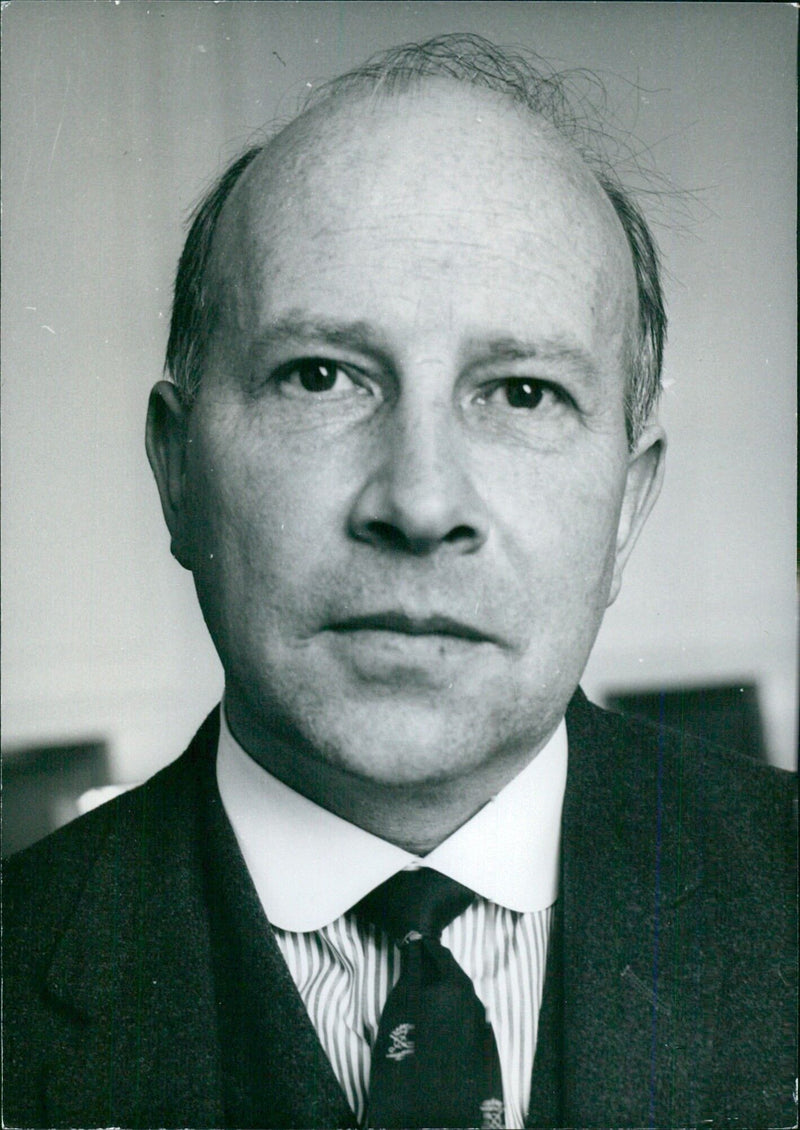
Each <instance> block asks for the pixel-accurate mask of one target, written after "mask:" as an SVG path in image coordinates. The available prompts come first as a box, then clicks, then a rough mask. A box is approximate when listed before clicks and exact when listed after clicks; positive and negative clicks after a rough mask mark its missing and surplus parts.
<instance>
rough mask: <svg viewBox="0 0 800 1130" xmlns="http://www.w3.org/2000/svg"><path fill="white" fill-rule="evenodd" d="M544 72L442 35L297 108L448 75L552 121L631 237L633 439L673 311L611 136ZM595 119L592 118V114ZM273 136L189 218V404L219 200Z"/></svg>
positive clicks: (183, 331)
mask: <svg viewBox="0 0 800 1130" xmlns="http://www.w3.org/2000/svg"><path fill="white" fill-rule="evenodd" d="M571 77H573V76H567V75H560V74H556V73H554V72H548V70H547V69H546V64H544V63H543V61H542V60H539V59H537V60H536V64H534V62H533V61H532V58H529V57H528V54H522V53H520V52H516V51H509V50H506V49H503V48H499V47H496V46H495V45H494V44H493V43H490V42H489V41H488V40H486V39H483V38H482V37H481V36H478V35H466V34H454V35H440V36H437V37H436V38H434V39H429V40H427V41H426V42H425V43H410V44H406V45H404V46H401V47H393V48H390V49H389V50H388V51H383V52H381V53H380V54H378V55H375V56H373V57H372V58H371V59H368V60H367V62H366V63H364V64H363V65H362V66H360V67H357V68H356V69H355V70H352V71H349V72H348V73H346V74H344V75H340V76H338V77H337V78H334V79H332V80H331V81H330V82H327V83H325V84H324V85H322V86H320V87H319V88H318V89H316V90H314V91H312V93H311V94H310V95H309V96H308V97H307V99H306V101H305V103H304V105H303V107H302V110H301V112H302V113H304V112H306V111H307V110H309V109H311V108H314V107H318V106H321V105H327V104H331V103H333V102H336V101H339V100H341V99H343V98H346V97H347V96H349V95H358V96H364V95H374V96H380V95H391V94H394V93H402V92H404V91H406V90H409V89H411V88H412V87H414V86H416V85H419V83H420V82H422V81H424V80H425V79H427V78H451V79H453V80H455V81H456V82H461V83H465V84H468V85H470V86H476V87H483V88H485V89H487V90H491V91H493V92H495V93H497V94H500V95H502V96H503V97H505V98H507V99H508V100H509V101H511V102H512V103H514V104H515V105H518V106H521V107H523V108H525V109H527V110H528V111H530V112H531V113H532V114H535V115H536V116H538V117H542V118H543V119H544V120H545V121H547V122H549V123H550V124H551V125H552V126H553V127H554V128H555V129H556V130H557V131H558V132H559V133H560V134H561V135H562V136H563V137H564V138H565V139H566V140H567V141H568V142H569V143H570V144H571V145H572V146H573V148H574V149H575V150H576V151H577V152H578V153H579V154H580V155H581V157H582V158H583V160H584V161H585V163H586V164H587V165H588V166H589V168H591V169H592V171H593V172H594V173H595V175H596V177H597V179H598V181H599V182H600V185H601V187H602V188H603V190H604V191H605V193H606V195H607V196H608V198H609V200H610V201H611V204H612V205H613V207H614V210H615V211H616V213H617V216H618V217H619V220H620V223H621V224H622V227H623V229H624V231H625V235H626V236H627V239H628V245H629V247H630V251H631V257H632V259H633V266H634V271H635V274H636V286H637V292H638V299H639V317H638V325H637V335H636V341H635V342H634V343H632V345H633V347H632V349H631V351H630V352H631V356H630V359H629V374H628V387H627V392H626V404H625V417H626V427H627V432H628V441H629V443H630V444H631V446H632V445H633V444H634V443H635V441H636V439H637V438H638V436H639V435H640V433H641V431H642V429H643V428H644V426H645V424H646V422H647V420H648V418H649V416H650V414H651V413H652V411H653V409H654V407H655V405H656V403H657V401H658V396H659V393H660V391H661V366H662V359H663V352H664V342H665V338H666V329H667V317H666V312H665V309H664V298H663V294H662V288H661V277H660V276H661V270H660V263H659V256H658V250H657V247H656V244H655V240H654V239H653V236H652V234H651V232H650V229H649V227H648V225H647V221H646V220H645V218H644V216H643V214H642V211H641V209H640V208H639V206H638V204H637V203H636V201H635V200H634V199H633V197H632V195H631V193H630V192H629V191H628V190H627V189H626V188H625V187H624V186H623V185H622V183H621V182H620V181H619V179H618V178H617V176H616V174H615V172H614V168H613V164H612V162H611V161H610V160H609V159H608V158H607V157H606V155H605V152H604V149H605V147H604V145H603V141H604V139H605V134H604V133H603V131H602V129H601V128H600V127H599V126H598V125H597V123H596V121H590V120H589V119H587V116H586V114H585V113H584V112H578V110H577V109H576V108H575V107H574V105H573V102H572V100H571V99H570V97H569V96H568V90H567V85H568V83H567V79H568V78H571ZM595 117H596V114H595ZM267 144H269V143H268V142H265V143H264V144H263V145H257V146H254V147H252V148H251V149H248V150H247V152H246V153H244V154H243V155H242V156H241V157H239V158H238V159H237V160H236V161H234V162H233V163H232V164H231V165H229V166H228V167H227V169H226V170H225V171H224V172H223V174H222V176H221V177H220V178H219V179H218V180H217V181H216V182H215V184H214V185H213V186H212V188H211V189H210V190H209V191H208V192H207V193H206V195H205V196H204V197H203V199H202V200H201V201H200V203H199V205H198V206H197V208H196V209H195V211H194V212H193V214H192V216H191V223H190V228H189V234H188V236H187V238H186V244H185V246H184V248H183V253H182V255H181V258H180V262H179V264H178V271H177V275H176V278H175V294H174V301H173V306H172V320H171V324H170V334H169V342H168V344H167V357H166V365H165V368H166V370H167V372H168V373H169V375H170V377H171V378H172V380H173V381H174V382H175V384H176V385H177V387H178V390H179V392H180V394H181V396H182V398H183V400H184V402H185V403H187V404H190V403H191V402H192V400H193V398H194V396H195V395H196V393H197V389H198V386H199V384H200V380H201V378H202V374H203V368H204V364H205V359H206V356H205V355H206V348H207V345H208V341H209V339H210V337H211V334H212V332H213V328H214V323H215V318H216V307H215V304H214V299H213V295H212V294H211V293H210V286H209V279H208V266H209V260H210V256H211V249H212V244H213V240H214V233H215V231H216V227H217V221H218V220H219V217H220V214H221V212H222V209H223V206H224V204H225V202H226V200H227V199H228V197H229V195H230V193H231V192H232V190H233V188H234V186H235V185H236V184H237V182H238V181H239V178H240V177H241V176H242V174H243V173H244V171H245V169H246V168H247V167H248V165H250V163H251V162H252V161H253V160H254V158H255V157H257V156H258V155H259V154H260V153H261V152H263V151H264V149H265V148H266V146H267Z"/></svg>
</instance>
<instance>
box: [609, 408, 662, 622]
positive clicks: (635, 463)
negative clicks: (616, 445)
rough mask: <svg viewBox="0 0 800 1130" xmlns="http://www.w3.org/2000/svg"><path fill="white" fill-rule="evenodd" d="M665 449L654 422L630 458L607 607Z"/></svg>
mask: <svg viewBox="0 0 800 1130" xmlns="http://www.w3.org/2000/svg"><path fill="white" fill-rule="evenodd" d="M666 448H667V437H666V435H665V433H664V429H663V428H662V427H661V425H660V424H655V423H654V424H650V425H649V426H648V427H646V428H645V430H644V431H643V433H642V435H641V436H640V437H639V440H638V442H637V444H636V447H635V449H634V451H633V452H632V453H631V455H630V458H629V461H628V472H627V478H626V482H625V494H624V496H623V500H622V508H621V510H620V518H619V525H618V526H617V548H616V557H615V559H614V574H613V577H612V580H611V589H610V592H609V596H608V604H613V603H614V601H615V600H616V599H617V596H618V595H619V590H620V588H621V586H622V573H623V570H624V568H625V565H626V564H627V561H628V558H629V557H630V555H631V551H632V550H633V547H634V545H635V544H636V541H637V539H638V537H639V534H640V533H641V532H642V527H643V526H644V524H645V522H646V520H647V517H648V515H649V513H650V511H651V510H652V509H653V506H654V504H655V501H656V499H657V498H658V496H659V494H660V492H661V484H662V482H663V480H664V456H665V453H666Z"/></svg>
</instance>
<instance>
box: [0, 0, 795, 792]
mask: <svg viewBox="0 0 800 1130" xmlns="http://www.w3.org/2000/svg"><path fill="white" fill-rule="evenodd" d="M2 22H3V27H2V31H3V59H2V62H3V138H2V142H3V280H2V281H3V325H2V334H3V345H2V363H3V451H2V459H3V484H4V487H3V539H2V553H3V706H4V743H5V744H6V746H14V745H18V744H20V743H24V742H27V741H40V740H41V741H47V740H51V739H61V738H64V739H69V738H80V737H91V736H96V735H97V736H101V737H105V738H106V739H107V740H108V741H109V743H110V750H111V754H112V765H113V772H114V775H115V777H116V779H118V780H121V781H122V780H132V779H137V778H141V777H143V776H145V775H147V774H148V773H150V772H151V771H153V770H154V769H156V768H158V767H159V766H160V765H162V764H164V763H165V762H167V761H169V760H171V759H172V758H173V757H175V756H177V754H178V753H179V752H180V751H181V749H182V748H183V746H184V744H185V743H186V741H187V740H188V738H189V737H190V736H191V734H192V732H193V731H194V729H195V728H196V725H197V724H198V722H199V721H200V719H201V718H202V716H203V715H204V713H205V712H206V711H207V710H208V709H210V707H211V706H212V705H213V704H214V703H215V702H216V701H217V699H218V696H219V693H220V690H221V686H222V675H221V669H220V667H219V664H218V662H217V660H216V657H215V655H214V653H213V650H212V648H211V644H210V642H209V640H208V637H207V635H206V633H205V628H204V626H203V624H202V621H201V617H200V614H199V611H198V610H197V608H196V604H195V598H194V593H193V589H192V584H191V578H190V577H189V575H188V574H186V573H184V572H183V571H182V570H181V569H180V568H179V567H178V566H177V565H176V564H175V563H174V562H173V561H172V559H171V557H170V555H169V546H168V538H167V533H166V530H165V528H164V526H163V523H162V519H161V515H160V510H159V505H158V501H157V495H156V490H155V486H154V484H153V482H152V480H151V477H150V471H149V468H148V467H147V464H146V460H145V456H144V448H143V425H144V415H145V408H146V401H147V394H148V391H149V388H150V386H151V384H152V383H153V382H154V381H155V380H156V379H158V377H159V375H160V370H161V365H162V358H163V351H164V346H165V342H166V335H167V323H168V318H169V309H170V287H171V281H172V276H173V271H174V266H175V263H176V260H177V256H178V254H179V251H180V247H181V242H182V236H183V230H182V221H183V220H184V218H185V216H186V214H187V211H188V209H189V207H190V205H191V204H192V203H194V201H195V200H196V199H197V197H198V195H199V194H200V192H201V191H202V190H203V188H204V187H205V186H206V185H207V184H208V183H209V181H210V180H211V179H212V178H213V176H214V175H215V174H216V173H217V172H219V171H220V170H221V168H222V166H223V164H224V163H225V161H227V160H228V159H229V158H230V157H232V156H234V155H235V154H236V153H237V152H238V150H239V149H240V148H242V147H243V146H244V145H245V144H246V143H247V141H248V140H249V139H250V138H251V136H252V135H253V133H254V131H257V130H258V129H259V128H261V127H263V126H264V125H265V124H269V123H270V122H272V121H274V119H276V118H288V117H289V116H291V114H292V112H293V110H294V108H295V106H296V103H297V99H298V97H299V96H300V95H301V94H302V93H303V92H304V91H305V90H306V89H307V84H309V83H316V82H318V81H320V80H323V79H325V78H327V77H330V76H331V75H332V74H335V73H337V72H339V71H341V70H344V69H346V68H348V67H350V66H353V65H354V64H356V63H358V62H360V61H362V60H363V59H364V58H365V57H366V56H367V55H369V54H370V53H372V52H374V51H376V50H379V49H380V48H382V47H386V46H389V45H391V44H395V43H399V42H403V41H405V40H409V39H420V38H424V37H427V36H429V35H433V34H437V33H440V32H444V31H475V32H479V33H482V34H484V35H487V36H488V37H489V38H491V39H494V40H495V41H496V42H498V43H501V44H512V45H513V44H520V45H524V46H527V47H530V48H534V49H535V50H537V51H538V52H539V53H540V54H542V55H543V56H545V57H546V58H547V59H549V60H550V61H551V62H552V63H554V64H555V65H557V66H558V67H588V68H591V69H592V70H593V71H595V72H596V73H597V74H598V75H599V76H600V77H601V78H602V79H603V80H604V81H605V83H606V85H607V87H608V91H609V108H610V109H611V110H612V111H613V112H614V113H615V115H616V117H617V121H618V124H619V126H620V128H621V129H622V130H623V132H624V131H626V130H630V131H632V133H633V135H634V137H635V139H636V143H637V144H638V145H640V147H641V154H642V158H641V159H642V161H643V162H644V163H647V162H648V161H650V160H652V162H653V163H654V164H655V166H656V168H658V169H659V170H660V171H661V172H662V173H663V174H664V175H665V176H666V177H667V178H669V179H671V181H672V182H674V183H675V184H676V185H677V186H678V187H679V188H681V189H683V190H686V191H687V192H688V193H693V194H694V202H692V199H691V198H690V196H689V195H685V196H672V195H662V196H653V197H650V198H645V200H644V204H645V209H646V211H648V213H649V214H650V216H651V218H652V220H653V222H654V225H655V231H656V235H657V237H658V239H659V241H660V243H661V247H662V250H663V254H664V260H665V265H666V269H667V293H668V300H669V310H670V316H671V331H670V342H669V348H668V353H667V363H666V379H667V383H668V386H669V387H668V391H667V394H666V396H665V398H664V404H663V413H662V416H663V419H664V422H665V424H666V426H667V429H668V432H669V435H670V450H669V454H668V468H667V481H666V485H665V489H664V493H663V495H662V498H661V501H660V502H659V504H658V506H657V508H656V511H655V513H654V515H653V517H652V518H651V519H650V524H649V527H648V528H647V529H646V530H645V533H644V535H643V538H642V540H641V542H640V544H639V546H638V547H637V550H636V552H635V553H634V556H633V559H632V562H631V564H630V565H629V568H628V573H627V576H626V582H625V584H624V586H623V592H622V596H621V597H620V599H619V601H618V602H617V604H616V605H615V606H614V607H613V608H612V609H611V611H610V612H609V614H608V616H607V619H606V623H605V625H604V627H603V630H602V632H601V636H600V639H599V641H598V644H597V647H596V650H595V654H594V656H593V658H592V660H591V663H590V667H589V670H588V671H587V675H586V678H585V679H584V686H585V687H586V688H587V689H588V690H589V691H590V692H595V693H596V694H599V693H602V691H603V690H604V689H606V688H613V689H617V688H620V687H628V686H630V687H647V686H660V685H670V684H674V683H683V682H689V683H695V682H715V681H725V682H733V681H736V680H742V681H744V680H755V681H757V682H758V684H759V687H760V692H761V698H762V706H763V709H764V712H765V716H766V720H767V727H768V732H767V739H768V744H769V747H770V755H771V758H772V759H773V760H775V761H776V762H778V763H781V764H785V765H790V764H792V762H793V758H794V748H795V739H794V729H795V711H796V705H795V704H796V644H797V630H796V629H797V621H796V595H795V541H794V516H795V487H794V484H795V451H794V437H795V389H794V373H795V340H794V326H795V309H796V303H795V291H794V282H795V269H794V238H795V215H794V200H795V195H794V171H795V113H794V106H795V77H794V76H795V42H796V26H797V13H796V11H795V9H794V8H793V7H792V6H790V5H777V4H765V5H759V4H721V3H720V4H711V3H709V4H678V3H653V4H638V3H611V4H573V3H565V2H559V3H525V2H520V3H501V2H497V0H495V2H492V3H480V2H473V3H432V2H429V3H397V2H395V3H392V2H380V3H335V2H332V0H326V2H322V3H316V2H315V3H288V2H286V3H245V2H241V0H239V2H232V3H231V2H229V3H211V2H201V3H195V2H192V0H182V2H167V3H151V4H148V3H144V2H139V0H123V2H122V3H119V2H116V3H114V2H108V3H106V2H98V3H87V2H84V0H72V2H71V3H68V4H65V3H59V2H49V0H11V3H9V4H7V5H5V6H4V11H3V17H2Z"/></svg>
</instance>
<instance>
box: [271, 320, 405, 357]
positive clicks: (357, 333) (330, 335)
mask: <svg viewBox="0 0 800 1130" xmlns="http://www.w3.org/2000/svg"><path fill="white" fill-rule="evenodd" d="M295 341H301V342H302V341H320V342H324V343H325V344H327V345H336V346H339V347H341V348H345V349H353V350H357V351H359V352H361V353H371V354H372V355H373V356H375V357H376V358H377V359H378V360H381V361H383V362H384V363H385V364H387V365H388V364H390V363H391V350H390V348H389V345H388V342H387V341H386V338H385V337H384V335H383V334H381V333H379V332H378V331H377V330H376V329H375V328H374V326H371V325H370V324H369V323H368V322H363V321H354V322H338V321H331V320H328V319H324V318H323V319H320V318H306V317H303V316H301V315H297V316H296V315H293V314H288V315H287V316H286V317H283V318H278V319H277V320H276V321H274V322H270V323H269V324H268V325H266V326H265V327H264V329H263V332H262V333H261V334H259V337H258V340H257V341H256V343H255V344H256V348H258V347H262V348H263V347H264V346H265V345H282V344H283V343H285V342H295Z"/></svg>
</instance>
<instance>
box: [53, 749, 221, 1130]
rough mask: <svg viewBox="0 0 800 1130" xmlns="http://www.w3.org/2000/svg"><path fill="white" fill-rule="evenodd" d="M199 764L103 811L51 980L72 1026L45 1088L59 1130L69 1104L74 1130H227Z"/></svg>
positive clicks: (187, 762)
mask: <svg viewBox="0 0 800 1130" xmlns="http://www.w3.org/2000/svg"><path fill="white" fill-rule="evenodd" d="M202 737H203V735H202V732H201V739H202ZM198 740H200V739H198ZM201 744H202V743H201ZM196 752H197V741H196V743H195V753H196ZM195 761H196V758H195V757H194V756H190V755H187V757H185V758H184V759H182V760H181V762H179V763H177V764H176V765H173V766H170V767H169V768H168V769H167V770H165V771H164V773H163V774H160V775H159V777H158V778H156V779H154V781H153V782H149V783H148V784H147V785H145V786H143V787H142V788H141V789H138V790H136V791H135V792H133V793H131V794H128V795H127V796H125V797H123V798H120V801H118V802H115V803H114V804H113V805H110V806H108V807H107V809H105V810H103V812H102V813H98V817H102V816H104V817H105V835H104V836H103V838H102V840H101V843H100V846H99V848H98V850H97V851H96V854H95V858H94V862H93V865H92V868H91V871H90V873H89V878H88V881H87V883H86V886H85V888H84V890H83V892H82V895H81V898H80V901H79V902H78V904H77V906H76V909H75V912H74V914H73V916H72V918H71V920H70V922H69V924H68V926H67V928H66V930H65V932H64V934H63V935H62V938H61V941H60V944H59V946H58V948H57V950H56V952H55V954H54V957H53V961H52V963H51V965H50V969H49V973H48V976H47V987H48V990H49V992H50V993H51V994H52V995H54V996H55V997H56V998H57V999H58V1000H59V1001H60V1002H61V1003H62V1006H64V1007H65V1008H66V1009H67V1010H68V1014H70V1015H72V1016H73V1017H74V1018H75V1022H76V1031H75V1038H74V1039H72V1040H70V1041H69V1042H67V1043H66V1044H65V1046H63V1047H60V1048H59V1049H58V1055H56V1056H54V1057H53V1065H52V1068H51V1070H50V1071H49V1073H48V1078H47V1080H46V1082H45V1086H46V1089H47V1092H48V1094H49V1096H50V1098H49V1103H50V1109H53V1110H57V1111H58V1112H59V1120H60V1121H59V1124H64V1116H65V1115H67V1116H68V1113H69V1103H71V1102H72V1103H76V1104H77V1107H78V1109H77V1110H76V1111H75V1115H76V1118H77V1121H73V1122H71V1123H68V1124H71V1125H76V1126H77V1125H86V1124H87V1122H86V1118H87V1115H88V1112H91V1113H92V1114H93V1115H94V1119H95V1120H94V1124H95V1125H108V1124H111V1123H114V1124H116V1125H119V1124H120V1122H122V1124H123V1125H144V1124H150V1125H152V1124H154V1123H153V1120H154V1119H157V1120H158V1124H159V1125H162V1126H176V1125H181V1126H186V1125H192V1126H198V1127H203V1126H215V1125H220V1124H221V1121H222V1115H223V1108H222V1104H221V1086H220V1078H219V1054H218V1041H217V1036H216V1025H215V1005H214V997H213V988H212V985H211V978H210V975H209V969H210V960H211V958H210V954H211V950H210V939H209V932H208V926H207V922H206V915H205V913H204V905H203V903H204V899H203V890H202V874H201V862H200V856H199V852H198V844H199V842H200V837H199V836H198V829H197V809H196V799H197V792H198V788H197V774H196V771H195ZM80 862H81V865H83V861H80ZM188 1065H191V1066H188ZM53 1124H54V1125H55V1124H56V1123H53Z"/></svg>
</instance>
